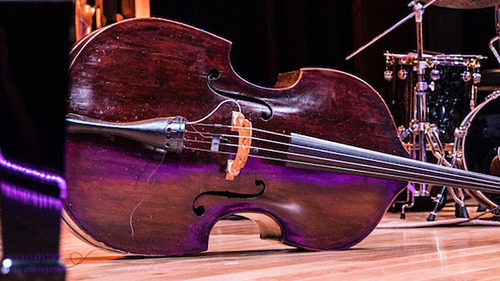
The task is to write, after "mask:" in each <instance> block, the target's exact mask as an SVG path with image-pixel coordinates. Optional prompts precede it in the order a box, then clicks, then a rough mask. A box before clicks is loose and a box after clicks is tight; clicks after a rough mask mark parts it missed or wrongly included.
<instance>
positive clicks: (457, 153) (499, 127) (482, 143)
mask: <svg viewBox="0 0 500 281" xmlns="http://www.w3.org/2000/svg"><path fill="white" fill-rule="evenodd" d="M499 147H500V91H496V92H494V93H493V94H490V95H489V96H488V97H487V98H486V100H485V101H484V102H483V103H481V104H480V105H478V106H477V107H476V108H475V109H474V110H473V111H471V112H470V113H469V114H468V115H467V116H466V117H465V119H464V120H463V122H462V123H461V125H460V127H459V128H458V129H457V130H456V138H455V145H454V153H453V162H454V164H455V166H456V167H457V168H462V169H465V170H469V171H474V172H480V173H485V174H496V173H498V171H496V172H493V171H492V168H494V167H495V166H498V162H496V161H498V156H497V155H498V149H499ZM496 175H497V176H500V175H498V174H496ZM468 193H469V194H470V195H471V196H472V197H474V198H475V199H476V200H477V201H478V202H479V203H480V204H481V205H483V206H485V207H488V208H493V207H496V206H497V205H498V204H499V203H500V195H499V194H492V193H483V192H479V191H468Z"/></svg>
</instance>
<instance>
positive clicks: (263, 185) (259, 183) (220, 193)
mask: <svg viewBox="0 0 500 281" xmlns="http://www.w3.org/2000/svg"><path fill="white" fill-rule="evenodd" d="M255 185H256V186H259V187H261V189H260V190H259V192H257V193H253V194H252V193H237V192H231V191H206V192H203V193H200V194H198V196H196V198H195V199H194V200H193V207H192V208H193V212H194V213H195V214H196V215H197V216H199V217H201V216H203V215H204V214H205V211H206V210H205V207H204V206H203V205H199V206H197V204H196V202H197V201H198V199H200V198H201V197H203V196H218V197H226V198H241V199H249V198H257V197H259V196H261V195H262V194H264V192H265V191H266V183H265V182H264V181H263V180H260V179H259V180H256V181H255Z"/></svg>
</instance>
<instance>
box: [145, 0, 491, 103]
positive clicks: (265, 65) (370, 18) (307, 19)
mask: <svg viewBox="0 0 500 281" xmlns="http://www.w3.org/2000/svg"><path fill="white" fill-rule="evenodd" d="M409 2H410V1H401V0H386V1H362V0H352V1H349V0H340V1H331V0H314V1H310V0H309V1H308V0H288V1H283V0H281V1H280V0H267V1H234V0H233V1H231V0H218V1H215V0H214V1H200V0H184V1H159V0H157V1H152V3H151V10H152V15H153V16H159V17H163V18H168V19H172V20H176V21H180V22H184V23H187V24H190V25H193V26H195V27H198V28H201V29H204V30H207V31H209V32H212V33H214V34H216V35H219V36H221V37H224V38H226V39H228V40H229V41H232V42H233V50H232V53H231V58H232V62H233V66H234V68H235V70H236V71H237V72H238V73H239V74H241V75H242V76H243V77H244V78H246V79H248V80H249V81H250V82H253V83H256V84H260V85H264V86H272V85H273V84H274V82H275V80H276V78H277V75H278V73H281V72H287V71H293V70H297V69H299V68H302V67H310V66H318V67H329V68H334V69H339V70H343V71H347V72H350V73H353V74H355V75H357V76H359V77H360V78H362V79H364V80H366V81H367V82H368V83H369V84H371V85H372V86H374V87H375V89H377V90H378V91H380V92H381V94H382V95H384V92H386V91H387V90H388V89H389V88H388V83H386V82H385V81H384V79H383V71H384V70H385V58H384V56H383V53H384V52H385V51H390V52H393V53H406V52H408V51H411V50H414V49H415V48H416V47H415V45H416V43H415V41H416V40H415V38H416V35H415V23H414V21H413V20H410V21H409V22H407V23H405V24H404V25H402V26H401V27H399V28H398V29H397V30H395V31H394V32H392V33H390V34H389V35H387V36H386V37H385V38H383V39H381V40H380V41H379V42H377V43H375V45H373V46H371V47H370V48H368V49H366V50H365V51H364V52H363V53H361V54H359V55H358V56H356V57H355V58H353V59H352V61H348V62H346V61H345V57H346V56H347V55H348V54H350V53H351V52H353V51H354V50H355V49H357V48H358V47H359V46H361V45H363V44H364V43H366V42H368V41H369V40H371V39H372V38H373V37H375V36H376V35H378V34H379V33H381V32H382V31H384V30H385V29H387V28H389V27H390V26H392V25H393V24H395V23H396V22H398V21H399V20H400V19H402V18H404V17H405V16H406V15H408V14H409V13H410V12H411V11H412V10H411V8H409V7H408V6H407V5H408V3H409ZM424 29H425V39H424V46H425V48H426V49H428V50H432V51H438V52H445V53H453V54H457V53H458V54H478V55H485V56H489V57H491V59H489V60H488V61H487V62H485V63H483V66H484V67H483V68H484V69H486V68H493V67H496V65H495V62H494V61H493V56H492V55H491V54H490V52H489V49H488V42H489V40H490V39H491V38H492V37H494V36H495V23H494V8H486V9H478V10H455V9H448V8H441V7H434V6H433V7H430V8H428V10H427V11H426V12H425V14H424Z"/></svg>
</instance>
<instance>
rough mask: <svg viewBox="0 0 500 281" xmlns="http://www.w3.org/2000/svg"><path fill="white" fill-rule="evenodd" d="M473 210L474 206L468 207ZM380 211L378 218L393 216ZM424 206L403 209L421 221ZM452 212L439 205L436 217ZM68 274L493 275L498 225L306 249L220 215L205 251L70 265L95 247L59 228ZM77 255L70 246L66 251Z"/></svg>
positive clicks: (94, 256)
mask: <svg viewBox="0 0 500 281" xmlns="http://www.w3.org/2000/svg"><path fill="white" fill-rule="evenodd" d="M469 212H470V213H471V214H472V215H474V214H475V212H474V209H473V208H469ZM397 216H398V214H387V215H386V216H385V217H384V219H383V220H382V223H384V222H386V221H391V220H395V219H397V218H396V217H397ZM426 216H427V213H408V214H407V217H408V218H407V220H409V221H425V217H426ZM452 217H453V209H451V208H445V209H444V210H443V211H442V212H441V213H439V216H438V219H446V218H452ZM61 245H62V246H61V257H62V258H63V261H64V263H65V264H66V265H68V266H71V267H69V268H68V271H67V280H68V281H75V280H110V281H111V280H498V276H499V274H500V257H498V256H499V255H500V247H499V245H500V227H479V226H474V227H433V228H418V229H412V228H409V229H378V228H377V229H375V230H374V232H373V233H372V234H371V235H369V236H368V237H367V238H366V239H365V240H364V241H362V242H361V243H359V244H358V245H356V246H354V247H352V248H351V249H349V250H343V251H322V252H309V251H300V250H297V249H296V248H293V247H289V246H284V245H282V244H280V243H277V242H272V241H269V240H261V239H260V238H259V235H258V231H257V228H256V226H255V225H254V224H253V223H252V222H251V221H246V220H243V221H229V220H224V221H221V222H219V223H218V224H217V225H216V226H215V228H214V229H213V231H212V233H211V237H210V244H209V249H208V251H207V252H204V253H201V254H198V255H192V256H184V257H166V258H140V257H134V256H124V255H118V254H114V253H110V252H105V251H102V250H96V251H94V252H91V253H90V254H89V255H88V258H87V259H86V260H85V261H83V263H82V264H79V265H76V266H72V262H71V261H70V255H71V254H72V253H81V254H82V255H86V254H87V253H89V251H92V250H94V249H95V248H93V247H91V246H88V245H87V244H85V243H83V242H81V241H79V240H78V239H77V238H75V237H74V236H73V235H71V234H70V233H68V232H67V230H65V229H63V231H62V240H61ZM73 256H74V257H77V256H78V255H77V254H73Z"/></svg>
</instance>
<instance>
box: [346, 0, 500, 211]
mask: <svg viewBox="0 0 500 281" xmlns="http://www.w3.org/2000/svg"><path fill="white" fill-rule="evenodd" d="M430 5H436V6H441V7H447V8H455V9H477V8H486V7H495V19H496V27H497V36H495V37H494V38H493V39H491V41H490V44H489V47H490V49H491V51H492V53H493V55H494V56H495V58H496V59H497V60H498V62H499V64H500V56H499V54H498V52H497V50H496V48H495V47H494V43H495V42H496V41H498V40H500V37H499V36H500V20H499V18H500V0H426V1H412V2H410V4H409V7H412V8H413V12H412V13H411V14H409V15H408V16H407V17H405V18H404V19H402V20H401V21H399V22H398V23H396V24H395V25H393V26H392V27H390V28H389V29H387V30H386V31H384V32H383V33H382V34H380V35H378V36H377V37H375V38H374V39H373V40H371V41H370V42H368V43H367V44H365V45H363V46H362V47H361V48H359V49H358V50H356V51H355V52H354V53H352V54H351V55H349V56H348V57H347V58H346V59H350V58H352V57H353V56H355V55H356V54H358V53H359V52H361V51H362V50H364V49H365V48H367V47H368V46H370V45H371V44H373V43H374V42H376V41H377V40H378V39H380V38H382V37H383V36H385V35H386V34H388V33H389V32H391V31H392V30H394V29H395V28H397V27H398V26H400V25H401V24H403V23H404V22H406V21H408V20H410V19H412V18H414V19H415V24H416V35H417V48H416V51H415V52H410V53H407V54H397V53H390V52H386V53H385V54H384V56H385V60H386V69H385V71H384V79H385V80H387V81H389V82H390V83H392V84H391V86H392V87H391V88H392V91H391V95H390V96H389V97H388V103H389V107H390V108H391V110H392V113H393V116H394V118H395V121H396V122H397V123H398V124H397V125H401V126H400V127H399V128H398V129H399V136H400V139H401V141H402V142H403V144H404V145H405V147H406V148H407V150H408V151H409V153H410V155H411V157H412V158H413V159H416V160H421V161H433V162H437V164H440V165H445V166H449V167H456V168H461V169H466V170H471V171H476V172H482V173H487V174H493V175H499V176H500V162H499V155H500V111H499V109H500V70H498V71H496V72H495V71H492V72H493V74H492V75H490V77H489V78H488V79H490V80H493V83H492V82H491V81H490V85H487V89H488V90H489V91H490V92H491V94H489V95H488V96H487V97H486V98H485V100H484V101H482V102H481V103H479V102H478V101H479V99H478V86H479V85H480V82H481V78H482V76H481V72H480V67H481V61H482V60H485V59H486V57H484V56H481V55H458V54H441V53H429V52H424V49H423V29H422V22H423V14H424V11H425V9H426V8H427V7H429V6H430ZM491 77H492V78H491ZM428 156H432V157H428ZM432 188H433V186H427V185H424V184H409V185H408V188H407V190H408V191H407V197H406V200H405V201H404V202H403V205H402V208H401V217H402V218H404V217H405V210H407V209H410V208H413V207H414V205H415V202H416V201H415V198H419V197H427V198H430V194H431V193H430V190H431V189H432ZM446 193H447V194H448V195H450V196H451V197H452V198H453V200H454V201H455V202H456V204H455V206H456V212H455V213H456V215H457V217H468V213H467V209H466V207H465V203H464V200H465V198H466V197H470V198H473V199H475V200H476V201H477V202H478V203H479V206H480V208H484V209H495V210H497V207H499V205H500V195H497V194H488V193H483V192H479V191H470V190H462V189H457V188H453V187H451V186H450V187H441V190H440V191H439V192H438V193H437V195H436V196H435V198H434V209H433V210H432V211H431V213H430V215H429V217H428V220H434V219H435V217H436V212H437V210H438V208H439V206H441V205H442V204H443V201H444V198H445V197H446ZM417 202H418V201H417Z"/></svg>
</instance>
